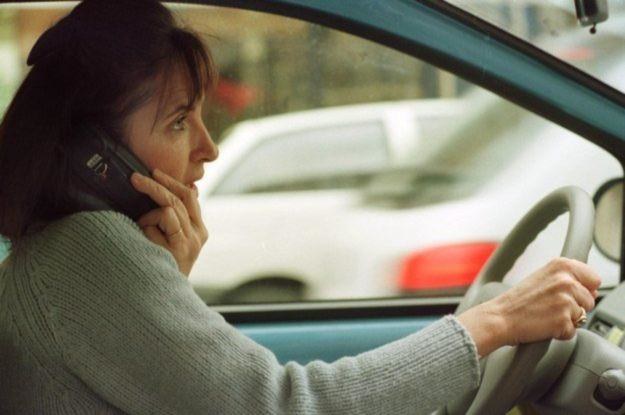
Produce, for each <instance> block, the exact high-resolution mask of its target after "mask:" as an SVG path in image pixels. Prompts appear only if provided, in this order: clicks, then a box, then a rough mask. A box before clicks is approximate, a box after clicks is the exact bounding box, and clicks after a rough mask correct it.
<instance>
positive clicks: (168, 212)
mask: <svg viewBox="0 0 625 415" xmlns="http://www.w3.org/2000/svg"><path fill="white" fill-rule="evenodd" d="M163 210H164V212H163V214H164V215H165V216H166V217H167V218H168V219H173V218H175V217H176V210H175V209H174V208H173V207H171V206H167V207H165V208H163Z"/></svg>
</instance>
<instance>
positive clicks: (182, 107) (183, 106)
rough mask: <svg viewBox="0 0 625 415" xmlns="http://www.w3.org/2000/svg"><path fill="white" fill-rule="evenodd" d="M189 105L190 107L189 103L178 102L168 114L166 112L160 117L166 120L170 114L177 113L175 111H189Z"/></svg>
mask: <svg viewBox="0 0 625 415" xmlns="http://www.w3.org/2000/svg"><path fill="white" fill-rule="evenodd" d="M191 107H192V106H191V105H189V104H186V103H185V104H179V105H177V106H176V107H175V108H174V109H173V110H172V111H171V112H169V114H167V115H166V116H165V117H163V118H162V119H163V120H167V119H169V118H170V117H171V116H173V115H174V114H177V113H179V112H182V111H189V110H190V109H191Z"/></svg>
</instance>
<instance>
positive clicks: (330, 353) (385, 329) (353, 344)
mask: <svg viewBox="0 0 625 415" xmlns="http://www.w3.org/2000/svg"><path fill="white" fill-rule="evenodd" d="M438 318H439V317H438V316H425V317H419V318H393V319H383V320H382V319H364V320H357V321H353V320H336V321H319V322H307V321H300V322H289V323H275V324H272V323H261V324H240V325H238V326H237V327H238V328H239V329H240V330H241V331H242V332H243V333H244V334H245V335H247V336H248V337H250V338H252V339H253V340H254V341H256V342H257V343H260V344H262V345H263V346H265V347H267V348H268V349H271V350H272V351H273V352H274V353H275V354H276V357H277V358H278V360H279V361H280V362H281V363H286V362H290V361H295V362H298V363H301V364H306V363H309V362H311V361H313V360H322V361H324V362H328V363H329V362H333V361H335V360H337V359H339V358H341V357H344V356H355V355H357V354H359V353H362V352H365V351H367V350H371V349H374V348H376V347H379V346H382V345H384V344H386V343H390V342H392V341H393V340H397V339H399V338H402V337H405V336H407V335H409V334H411V333H416V332H417V331H419V330H421V329H423V328H424V327H426V326H427V325H428V324H430V323H432V322H434V321H435V320H437V319H438Z"/></svg>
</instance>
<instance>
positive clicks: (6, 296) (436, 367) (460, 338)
mask: <svg viewBox="0 0 625 415" xmlns="http://www.w3.org/2000/svg"><path fill="white" fill-rule="evenodd" d="M478 381H479V366H478V360H477V353H476V349H475V345H474V343H473V341H472V340H471V338H470V337H469V335H468V333H467V332H466V330H465V329H464V328H463V327H462V326H461V325H460V324H459V323H458V321H457V320H456V319H455V318H453V317H451V316H448V317H445V318H443V319H441V320H440V321H438V322H436V323H434V324H432V325H431V326H429V327H427V328H426V329H424V330H422V331H420V332H418V333H416V334H413V335H410V336H408V337H406V338H405V339H402V340H399V341H396V342H394V343H391V344H388V345H386V346H383V347H380V348H378V349H375V350H372V351H370V352H367V353H363V354H361V355H358V356H355V357H346V358H343V359H340V360H338V361H336V362H334V363H324V362H320V361H316V362H312V363H310V364H308V365H306V366H302V365H299V364H296V363H288V364H286V365H281V364H279V363H278V361H277V360H276V358H275V357H274V355H273V354H272V353H271V352H270V351H269V350H267V349H265V348H263V347H262V346H260V345H258V344H256V343H254V342H253V341H252V340H250V339H249V338H247V337H245V336H244V335H243V334H241V333H240V332H239V331H237V330H236V329H235V328H233V327H232V326H230V325H229V324H228V323H226V322H225V321H224V319H223V318H222V317H221V316H220V315H219V314H218V313H216V312H214V311H212V310H211V309H210V308H209V307H207V306H206V305H205V304H204V303H203V302H202V301H201V300H200V298H199V297H197V295H196V294H195V293H194V291H193V289H192V288H191V286H190V285H189V283H188V281H187V280H186V279H185V278H183V276H182V274H180V272H179V271H178V268H177V265H176V262H175V260H174V258H173V256H172V255H171V254H170V253H169V252H167V251H166V250H165V249H163V248H161V247H159V246H157V245H155V244H153V243H152V242H150V241H149V240H148V239H147V238H146V237H145V236H144V235H143V234H142V232H141V231H140V229H139V228H138V227H137V225H136V224H135V223H134V222H133V221H132V220H131V219H129V218H128V217H126V216H124V215H121V214H119V213H115V212H109V211H107V212H89V213H87V212H83V213H78V214H75V215H71V216H69V217H66V218H64V219H62V220H59V221H55V222H53V223H51V224H49V225H48V226H47V227H45V228H43V229H41V230H39V231H37V232H35V233H32V234H31V235H29V236H28V237H27V238H26V239H25V241H24V244H23V245H22V248H21V249H20V250H17V251H16V252H13V253H12V254H11V255H10V256H9V258H8V259H7V260H6V261H5V262H4V263H3V264H2V266H1V267H0V413H3V414H5V413H24V414H48V413H52V414H66V413H71V414H91V413H98V414H100V413H132V414H283V413H284V414H286V413H289V414H419V413H428V412H430V411H432V410H434V409H435V408H436V407H438V406H440V405H442V404H444V403H445V402H446V401H448V400H450V399H452V398H453V397H455V396H458V395H459V394H461V393H462V392H465V391H467V390H469V389H470V388H475V387H476V386H477V384H478Z"/></svg>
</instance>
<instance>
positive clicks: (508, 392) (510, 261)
mask: <svg viewBox="0 0 625 415" xmlns="http://www.w3.org/2000/svg"><path fill="white" fill-rule="evenodd" d="M567 211H568V212H569V213H570V215H569V226H568V231H567V235H566V238H565V243H564V247H563V249H562V257H566V258H570V260H565V259H556V260H554V261H552V262H551V263H549V264H548V265H547V266H545V267H543V268H541V269H540V270H538V271H537V272H535V273H534V274H532V276H530V277H529V278H527V279H526V280H525V281H524V282H523V283H521V284H519V285H518V286H516V287H514V288H512V289H510V290H509V291H507V292H506V290H508V289H509V287H508V286H507V285H505V284H504V283H502V280H503V278H504V276H505V275H506V273H507V272H508V271H509V270H510V269H511V268H512V266H513V265H514V263H515V261H516V260H517V258H518V257H519V256H520V255H521V254H522V253H523V252H524V251H525V249H526V248H527V246H528V245H529V244H530V243H531V242H532V241H533V240H534V239H535V238H536V236H537V235H538V234H539V233H540V232H541V231H542V230H543V229H544V228H546V227H547V225H549V224H550V223H551V222H552V221H553V220H554V219H556V218H557V217H558V216H560V215H561V214H563V213H565V212H567ZM593 226H594V206H593V203H592V200H591V199H590V197H589V196H588V194H587V193H586V192H584V191H583V190H581V189H579V188H576V187H565V188H561V189H558V190H556V191H554V192H553V193H551V194H549V195H548V196H547V197H545V198H544V199H543V200H541V201H540V202H539V203H538V204H537V205H536V206H534V207H533V208H532V209H531V210H530V211H529V212H528V213H527V214H526V215H525V216H524V217H523V219H521V221H520V222H519V223H518V224H517V225H516V226H515V227H514V229H513V230H512V231H511V232H510V234H509V235H508V236H507V237H506V239H505V240H504V241H503V242H502V244H501V246H500V247H499V248H498V249H497V251H496V252H495V253H494V254H493V256H492V257H491V259H490V260H489V261H488V263H487V264H486V265H485V266H484V269H482V271H481V272H480V275H479V276H478V277H477V279H476V280H475V282H474V283H473V284H472V286H471V287H470V289H469V290H468V291H467V293H466V294H465V297H464V298H463V300H462V302H461V303H460V305H459V306H458V309H457V310H456V314H461V313H462V312H464V311H465V310H469V309H470V308H471V307H472V306H475V305H478V304H481V303H486V302H488V303H486V304H484V305H483V306H481V307H475V309H472V310H469V311H468V312H467V314H468V313H484V314H483V315H482V316H479V317H476V316H474V318H471V317H470V315H469V316H467V315H464V316H463V315H460V317H459V319H460V320H461V323H463V324H466V325H469V326H470V325H471V324H472V323H471V322H474V321H478V322H479V321H480V320H479V319H477V320H476V318H480V319H481V318H487V319H488V320H487V321H489V322H491V323H492V326H491V327H489V326H488V324H487V325H486V326H485V327H484V321H482V323H480V324H481V325H482V328H481V330H476V329H475V328H473V331H474V332H475V333H477V334H476V336H479V335H480V333H483V332H484V328H493V329H495V330H499V332H498V333H499V334H500V337H497V336H494V337H493V336H492V335H491V336H490V339H491V340H490V342H491V344H488V343H489V341H486V342H484V341H483V343H485V345H484V350H483V352H484V353H483V354H484V355H486V354H488V352H490V351H491V350H494V349H497V348H498V347H499V346H501V345H505V344H508V345H514V346H515V347H501V348H499V349H498V350H496V351H495V352H494V353H492V354H491V355H489V356H488V357H487V358H485V359H483V360H482V362H481V363H482V368H483V371H482V382H481V385H480V387H479V389H478V390H477V391H471V392H469V393H467V394H466V395H465V396H462V397H460V398H459V399H457V400H456V401H454V402H452V403H451V404H450V405H448V406H447V411H446V413H450V414H460V413H462V414H465V413H469V414H482V413H505V412H506V411H507V410H508V409H509V408H511V407H512V406H514V404H515V403H516V402H517V401H518V400H519V399H520V398H522V397H523V396H522V395H523V394H524V393H525V391H524V389H525V386H526V383H527V381H528V379H529V378H530V377H531V376H532V375H534V374H535V372H536V371H539V370H538V364H539V362H540V361H541V359H542V358H543V357H544V356H545V355H546V354H549V355H550V356H549V357H550V366H549V370H547V371H544V370H542V369H541V370H542V371H541V373H543V372H548V375H545V376H543V378H544V379H543V381H544V382H546V383H548V382H552V381H553V380H555V378H556V377H557V375H558V374H559V373H560V371H561V370H562V369H563V368H564V366H565V364H566V361H567V360H568V357H569V356H570V354H571V353H572V350H573V347H574V345H571V344H570V342H558V343H554V341H547V342H536V341H539V340H545V339H553V338H556V339H570V338H571V337H573V336H574V333H575V323H576V321H577V320H578V319H579V317H580V314H581V313H582V310H584V309H586V310H590V309H591V308H592V307H593V306H594V297H595V296H596V289H597V288H598V286H599V283H600V280H599V278H598V276H597V275H596V274H594V273H593V272H592V271H590V269H589V268H588V267H587V266H586V265H585V264H583V262H585V261H586V260H587V257H588V252H589V251H590V247H591V245H592V235H593ZM504 292H505V294H503V293H504ZM496 296H499V297H497V298H496V299H493V298H494V297H496ZM467 317H469V318H467ZM462 320H464V321H462ZM467 329H468V330H469V331H470V332H471V327H467ZM487 334H488V333H487ZM472 335H473V333H472ZM474 340H476V344H478V343H479V342H480V340H483V339H479V338H478V339H475V338H474ZM530 342H535V343H530ZM489 348H490V350H489Z"/></svg>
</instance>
